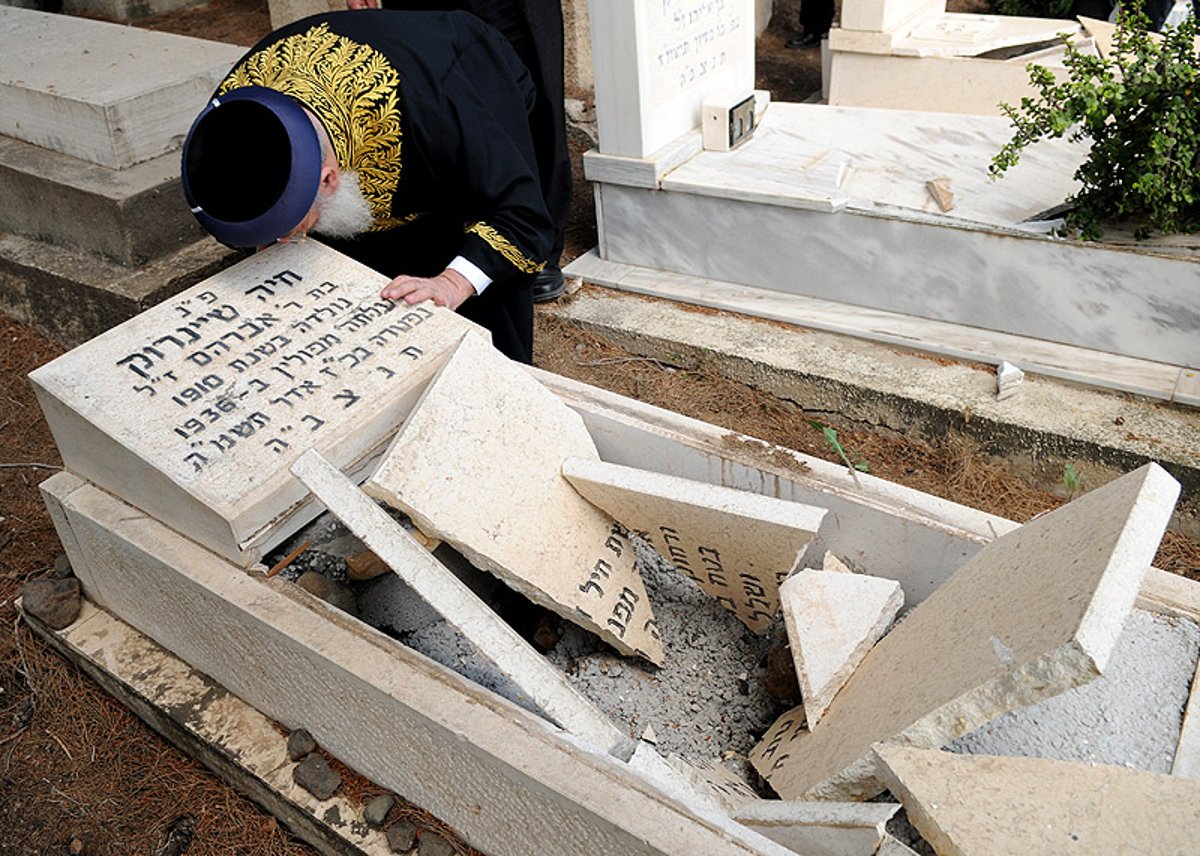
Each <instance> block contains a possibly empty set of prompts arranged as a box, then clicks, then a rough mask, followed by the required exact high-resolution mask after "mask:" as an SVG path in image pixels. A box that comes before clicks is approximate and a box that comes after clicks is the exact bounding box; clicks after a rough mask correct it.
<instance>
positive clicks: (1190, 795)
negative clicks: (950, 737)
mask: <svg viewBox="0 0 1200 856" xmlns="http://www.w3.org/2000/svg"><path fill="white" fill-rule="evenodd" d="M877 751H878V757H879V760H880V769H881V772H882V774H883V776H884V779H885V780H886V781H887V784H888V788H889V789H890V790H891V791H892V792H893V793H895V794H897V795H899V797H900V800H901V802H902V803H903V804H904V809H905V811H906V812H907V814H908V818H909V820H910V821H911V822H912V824H913V826H915V827H916V828H917V831H918V832H920V833H921V836H922V837H923V838H924V839H925V840H926V841H928V842H929V843H930V845H932V846H933V849H934V850H935V851H936V852H937V853H938V854H939V856H969V854H980V856H984V854H992V853H1028V854H1034V853H1046V854H1051V853H1052V854H1056V856H1069V854H1080V856H1083V854H1092V853H1193V852H1195V850H1196V842H1197V841H1200V782H1196V781H1193V780H1190V779H1181V778H1179V777H1177V776H1170V775H1166V774H1163V773H1150V772H1146V771H1145V770H1130V769H1128V768H1125V767H1116V766H1109V765H1105V764H1079V763H1074V762H1070V761H1051V760H1046V759H1043V758H1001V757H996V756H990V755H956V754H953V753H950V752H941V751H938V750H936V749H915V748H912V747H907V746H880V747H879V748H878V750H877Z"/></svg>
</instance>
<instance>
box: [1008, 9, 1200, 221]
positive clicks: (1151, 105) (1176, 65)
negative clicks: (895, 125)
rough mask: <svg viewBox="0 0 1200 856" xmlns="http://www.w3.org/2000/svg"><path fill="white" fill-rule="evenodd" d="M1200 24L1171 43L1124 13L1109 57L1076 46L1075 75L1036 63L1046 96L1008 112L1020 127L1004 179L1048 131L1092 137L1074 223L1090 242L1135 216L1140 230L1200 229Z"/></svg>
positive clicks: (1070, 56)
mask: <svg viewBox="0 0 1200 856" xmlns="http://www.w3.org/2000/svg"><path fill="white" fill-rule="evenodd" d="M1196 32H1197V25H1196V21H1195V19H1194V18H1189V19H1188V20H1187V21H1185V22H1184V23H1183V24H1180V25H1179V26H1177V27H1172V28H1167V30H1165V31H1164V33H1163V38H1162V39H1161V40H1155V39H1154V38H1152V37H1151V35H1150V34H1149V33H1147V32H1146V30H1145V19H1144V17H1142V16H1141V15H1128V16H1126V15H1122V17H1121V19H1120V20H1119V21H1118V24H1117V30H1116V34H1115V35H1114V37H1113V48H1112V52H1111V54H1110V55H1109V56H1108V57H1107V58H1101V57H1096V56H1086V55H1084V54H1082V53H1080V52H1079V51H1078V50H1076V49H1075V48H1074V47H1072V46H1071V45H1070V44H1069V43H1068V44H1067V53H1066V58H1065V65H1066V75H1065V78H1066V79H1065V80H1063V81H1062V82H1059V81H1058V80H1056V79H1055V76H1054V74H1053V73H1051V72H1050V70H1049V69H1047V68H1045V67H1043V66H1039V65H1035V64H1032V63H1031V64H1030V65H1029V66H1027V68H1028V70H1029V80H1030V82H1031V83H1032V84H1033V87H1034V88H1035V89H1036V90H1037V93H1038V94H1037V97H1025V98H1022V99H1021V104H1020V107H1013V106H1012V105H1011V104H1001V105H1000V108H1001V110H1002V111H1003V112H1004V114H1005V115H1006V116H1008V117H1009V119H1011V120H1012V123H1013V126H1014V128H1015V133H1014V135H1013V138H1012V139H1011V140H1010V141H1009V142H1008V143H1006V144H1005V145H1004V147H1003V148H1001V150H1000V152H999V154H997V155H996V156H995V158H993V160H992V166H991V172H992V176H993V177H994V178H999V177H1000V176H1002V175H1003V174H1004V173H1005V171H1006V170H1008V169H1009V168H1010V167H1012V166H1014V165H1015V164H1016V163H1017V161H1018V160H1019V158H1020V154H1021V152H1022V150H1024V149H1025V148H1026V147H1027V146H1029V145H1032V144H1033V143H1035V142H1037V141H1038V140H1041V139H1044V138H1047V137H1062V136H1067V137H1068V139H1070V140H1073V141H1076V140H1083V139H1086V138H1090V139H1091V140H1092V147H1091V150H1090V151H1089V153H1088V155H1087V159H1086V160H1085V161H1084V162H1083V164H1082V165H1080V167H1079V169H1078V170H1076V172H1075V178H1076V179H1077V180H1078V181H1079V183H1080V190H1079V192H1078V193H1076V194H1075V195H1074V196H1071V197H1070V198H1068V199H1067V200H1066V202H1067V204H1068V205H1070V206H1072V208H1071V210H1070V211H1069V212H1068V214H1067V217H1066V224H1065V225H1066V228H1067V230H1068V232H1070V233H1077V234H1078V235H1079V236H1080V237H1082V238H1084V239H1087V240H1095V239H1097V238H1099V237H1100V235H1101V233H1102V227H1103V226H1104V225H1105V224H1113V223H1118V222H1127V221H1128V222H1132V223H1133V225H1134V227H1135V232H1134V234H1135V236H1136V237H1137V238H1139V239H1142V238H1145V237H1148V236H1149V235H1150V233H1151V232H1152V231H1154V230H1158V231H1160V232H1164V233H1176V232H1195V231H1197V229H1200V57H1198V52H1197V47H1196Z"/></svg>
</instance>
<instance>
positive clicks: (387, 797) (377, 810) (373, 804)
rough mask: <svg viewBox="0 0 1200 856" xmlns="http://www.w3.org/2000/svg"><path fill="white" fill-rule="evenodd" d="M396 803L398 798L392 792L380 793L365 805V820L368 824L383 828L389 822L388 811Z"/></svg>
mask: <svg viewBox="0 0 1200 856" xmlns="http://www.w3.org/2000/svg"><path fill="white" fill-rule="evenodd" d="M395 804H396V798H395V797H394V796H392V795H391V794H380V795H379V796H377V797H375V798H374V799H372V800H371V801H370V802H368V803H367V804H366V805H365V806H364V807H363V820H364V821H366V824H367V826H370V827H372V828H374V829H382V828H383V824H384V823H386V822H387V816H388V812H390V811H391V810H392V806H394V805H395Z"/></svg>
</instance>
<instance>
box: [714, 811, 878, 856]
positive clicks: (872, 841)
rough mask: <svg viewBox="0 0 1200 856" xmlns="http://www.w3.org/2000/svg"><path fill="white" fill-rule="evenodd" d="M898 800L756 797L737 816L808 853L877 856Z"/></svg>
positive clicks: (791, 846)
mask: <svg viewBox="0 0 1200 856" xmlns="http://www.w3.org/2000/svg"><path fill="white" fill-rule="evenodd" d="M899 809H900V806H899V804H897V803H857V802H854V803H847V802H797V801H794V800H756V801H755V802H752V803H748V804H746V805H744V806H742V807H741V808H740V809H738V810H737V811H735V812H734V813H733V819H734V820H736V821H737V822H738V823H740V824H742V825H743V826H748V827H750V828H751V829H753V830H754V831H755V832H760V833H762V834H763V835H765V836H766V837H767V838H770V839H771V840H772V841H775V842H777V843H779V844H782V845H783V846H784V847H787V848H789V849H791V850H794V851H796V852H797V853H804V854H806V856H873V854H874V853H875V852H876V851H877V850H878V848H879V845H880V843H881V842H882V841H883V839H884V836H885V835H886V833H885V831H884V827H885V826H886V824H887V822H888V820H890V819H891V817H892V815H894V814H895V813H896V812H897V811H899Z"/></svg>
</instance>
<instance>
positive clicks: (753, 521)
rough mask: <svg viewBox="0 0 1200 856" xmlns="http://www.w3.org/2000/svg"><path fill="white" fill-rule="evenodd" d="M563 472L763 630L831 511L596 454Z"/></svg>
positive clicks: (571, 463)
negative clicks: (783, 586)
mask: <svg viewBox="0 0 1200 856" xmlns="http://www.w3.org/2000/svg"><path fill="white" fill-rule="evenodd" d="M563 475H564V476H566V478H567V480H568V481H569V482H570V483H571V484H572V485H573V486H574V488H575V489H576V490H577V491H579V493H580V494H581V495H583V497H584V498H586V499H587V500H588V501H589V502H591V503H593V504H594V505H596V506H597V507H598V508H600V509H602V510H603V511H605V512H606V513H608V514H610V515H612V516H613V518H615V519H616V520H617V522H619V523H620V524H621V525H623V526H625V527H626V528H627V529H629V530H631V531H634V532H637V533H638V534H639V535H641V536H642V537H644V538H645V539H646V540H647V541H648V542H649V543H650V545H651V546H652V547H654V549H655V550H657V551H658V552H659V553H660V554H661V555H662V556H663V557H665V558H666V559H668V560H670V561H671V562H672V563H673V564H674V565H675V567H677V568H679V570H681V571H683V572H684V573H685V574H687V575H688V576H689V577H691V578H692V579H693V580H695V581H696V582H697V583H698V584H699V585H700V588H702V589H703V590H704V591H705V592H707V593H708V594H710V595H712V596H713V597H714V598H716V600H717V602H718V603H720V604H721V605H722V606H724V607H725V608H726V609H728V610H729V611H731V612H732V613H733V614H734V615H736V616H737V617H738V618H739V619H741V621H742V623H743V624H745V625H746V626H747V627H749V628H750V629H751V630H753V631H754V632H756V633H765V632H766V631H767V629H768V628H770V626H771V625H772V624H773V623H774V620H775V613H776V612H778V610H779V581H780V580H782V579H784V578H786V577H787V575H788V574H789V573H791V571H792V569H793V568H795V567H796V564H797V562H798V561H799V559H800V557H801V556H802V555H803V553H804V550H805V548H806V547H807V546H808V543H809V542H810V541H811V540H812V538H813V536H814V535H815V534H816V532H817V529H818V528H819V527H820V525H821V519H822V518H823V517H824V516H825V509H823V508H814V507H813V506H810V505H802V504H800V503H798V502H789V501H787V500H783V499H775V498H773V497H767V496H761V495H759V494H756V493H748V492H747V491H743V490H735V489H734V488H729V487H721V486H720V485H712V484H707V483H703V482H696V481H691V480H690V479H683V478H678V477H676V476H669V475H663V474H662V473H656V472H651V471H649V470H639V469H634V468H632V467H624V466H620V465H618V464H609V463H605V462H604V461H600V460H596V459H590V460H589V459H583V458H571V459H568V460H567V461H565V462H564V463H563Z"/></svg>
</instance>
